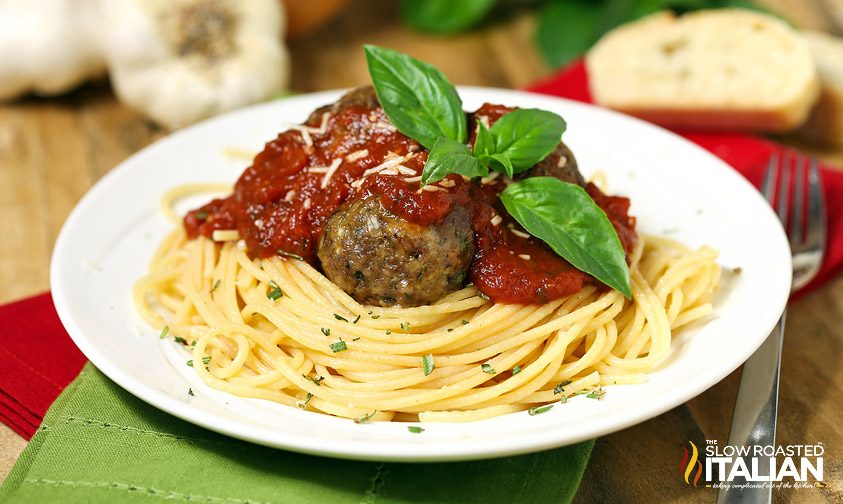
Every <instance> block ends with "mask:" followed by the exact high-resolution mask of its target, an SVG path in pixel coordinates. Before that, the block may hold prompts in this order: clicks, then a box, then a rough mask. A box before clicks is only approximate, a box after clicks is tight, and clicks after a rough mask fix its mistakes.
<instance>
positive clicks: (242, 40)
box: [103, 0, 289, 128]
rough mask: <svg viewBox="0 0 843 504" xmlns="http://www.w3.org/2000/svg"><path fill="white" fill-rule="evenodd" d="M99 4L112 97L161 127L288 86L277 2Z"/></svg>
mask: <svg viewBox="0 0 843 504" xmlns="http://www.w3.org/2000/svg"><path fill="white" fill-rule="evenodd" d="M103 7H104V10H105V14H106V15H105V22H104V27H105V28H104V29H105V35H104V50H105V56H106V61H107V63H108V69H109V73H110V75H111V82H112V85H113V86H114V90H115V92H116V93H117V96H118V97H119V98H120V100H121V101H123V102H124V103H126V104H128V105H130V106H132V107H134V108H137V109H139V110H140V111H142V112H143V113H145V114H146V115H148V116H149V117H151V118H152V119H153V120H155V121H156V122H159V123H161V124H163V125H165V126H168V127H171V128H176V127H179V126H183V125H186V124H189V123H192V122H195V121H197V120H199V119H203V118H206V117H209V116H211V115H214V114H217V113H220V112H223V111H227V110H231V109H235V108H238V107H241V106H243V105H246V104H249V103H254V102H258V101H261V100H265V99H267V98H270V97H271V96H273V95H275V94H277V93H278V92H279V91H281V90H282V89H283V88H284V87H285V86H286V84H287V80H288V73H289V71H288V55H287V52H286V48H285V47H284V46H283V45H282V36H283V30H284V13H283V11H282V8H281V6H280V5H279V2H278V1H277V0H247V1H243V0H108V1H106V2H103Z"/></svg>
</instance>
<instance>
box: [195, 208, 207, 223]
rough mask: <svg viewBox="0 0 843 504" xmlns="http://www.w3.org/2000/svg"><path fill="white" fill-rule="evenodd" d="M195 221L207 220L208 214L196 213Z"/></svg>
mask: <svg viewBox="0 0 843 504" xmlns="http://www.w3.org/2000/svg"><path fill="white" fill-rule="evenodd" d="M196 220H200V221H204V220H208V212H206V211H204V210H199V211H198V212H196Z"/></svg>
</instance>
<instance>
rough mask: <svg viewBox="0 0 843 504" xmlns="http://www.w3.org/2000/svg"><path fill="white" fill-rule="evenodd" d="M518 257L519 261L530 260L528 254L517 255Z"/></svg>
mask: <svg viewBox="0 0 843 504" xmlns="http://www.w3.org/2000/svg"><path fill="white" fill-rule="evenodd" d="M518 257H520V258H521V259H524V260H525V261H529V260H530V254H518Z"/></svg>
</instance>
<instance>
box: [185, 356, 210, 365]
mask: <svg viewBox="0 0 843 504" xmlns="http://www.w3.org/2000/svg"><path fill="white" fill-rule="evenodd" d="M209 362H211V358H210V357H208V356H207V355H206V356H204V357H202V364H207V363H209ZM187 365H188V366H190V367H193V359H190V360H189V361H187Z"/></svg>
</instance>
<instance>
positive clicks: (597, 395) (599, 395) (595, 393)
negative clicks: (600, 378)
mask: <svg viewBox="0 0 843 504" xmlns="http://www.w3.org/2000/svg"><path fill="white" fill-rule="evenodd" d="M605 395H606V391H605V390H603V389H597V390H592V391H591V392H589V393H588V394H586V397H588V398H589V399H598V400H600V399H603V396H605Z"/></svg>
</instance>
